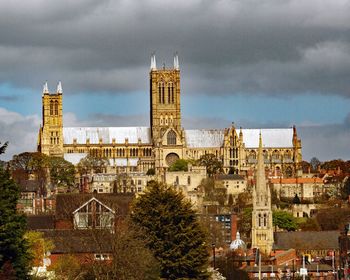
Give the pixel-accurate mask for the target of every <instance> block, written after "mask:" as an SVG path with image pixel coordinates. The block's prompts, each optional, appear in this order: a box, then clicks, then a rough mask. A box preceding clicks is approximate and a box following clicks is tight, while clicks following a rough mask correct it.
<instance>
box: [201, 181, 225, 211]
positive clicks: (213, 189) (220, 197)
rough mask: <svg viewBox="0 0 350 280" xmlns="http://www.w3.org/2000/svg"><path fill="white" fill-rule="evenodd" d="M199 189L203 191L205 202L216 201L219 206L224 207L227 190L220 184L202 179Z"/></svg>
mask: <svg viewBox="0 0 350 280" xmlns="http://www.w3.org/2000/svg"><path fill="white" fill-rule="evenodd" d="M201 187H202V188H203V189H204V193H205V197H204V199H205V200H207V201H216V202H218V203H219V204H220V205H222V206H223V205H224V204H225V202H226V200H227V189H226V188H225V187H224V186H223V184H222V183H220V182H217V183H216V182H215V180H214V179H213V178H206V179H203V180H202V182H201Z"/></svg>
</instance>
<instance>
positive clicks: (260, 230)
mask: <svg viewBox="0 0 350 280" xmlns="http://www.w3.org/2000/svg"><path fill="white" fill-rule="evenodd" d="M262 143H263V141H262V136H261V132H260V134H259V148H258V162H257V165H256V171H255V187H254V188H253V212H252V248H259V249H260V251H261V252H263V253H264V254H267V255H269V254H270V253H271V250H272V245H273V226H272V210H271V194H270V188H269V186H268V185H267V184H266V177H265V176H266V175H265V164H264V154H263V144H262Z"/></svg>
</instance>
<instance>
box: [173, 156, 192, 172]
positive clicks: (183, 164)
mask: <svg viewBox="0 0 350 280" xmlns="http://www.w3.org/2000/svg"><path fill="white" fill-rule="evenodd" d="M169 171H171V172H172V171H188V161H187V160H185V159H178V160H176V161H175V162H174V163H173V164H172V165H171V166H170V167H169Z"/></svg>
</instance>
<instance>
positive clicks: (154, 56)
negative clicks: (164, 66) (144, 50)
mask: <svg viewBox="0 0 350 280" xmlns="http://www.w3.org/2000/svg"><path fill="white" fill-rule="evenodd" d="M152 70H157V63H156V54H155V53H153V54H152V55H151V71H152Z"/></svg>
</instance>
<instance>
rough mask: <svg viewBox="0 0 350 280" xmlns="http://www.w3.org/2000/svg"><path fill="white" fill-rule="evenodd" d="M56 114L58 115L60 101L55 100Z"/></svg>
mask: <svg viewBox="0 0 350 280" xmlns="http://www.w3.org/2000/svg"><path fill="white" fill-rule="evenodd" d="M55 115H56V116H57V115H58V101H55Z"/></svg>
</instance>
